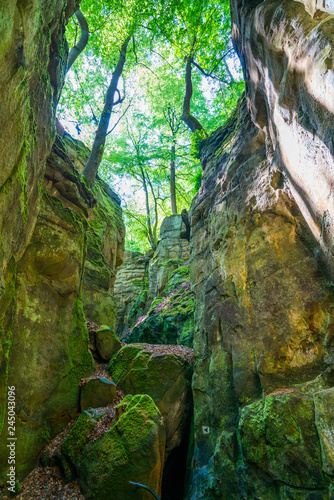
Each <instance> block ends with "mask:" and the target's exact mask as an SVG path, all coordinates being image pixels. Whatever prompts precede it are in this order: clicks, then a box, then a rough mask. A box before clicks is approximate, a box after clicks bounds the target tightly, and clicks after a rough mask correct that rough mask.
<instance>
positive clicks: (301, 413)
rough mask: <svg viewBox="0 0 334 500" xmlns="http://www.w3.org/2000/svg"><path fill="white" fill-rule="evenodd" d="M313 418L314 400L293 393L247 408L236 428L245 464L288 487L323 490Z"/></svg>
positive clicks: (268, 397) (269, 398) (244, 409)
mask: <svg viewBox="0 0 334 500" xmlns="http://www.w3.org/2000/svg"><path fill="white" fill-rule="evenodd" d="M282 392H283V391H282ZM314 418H315V415H314V403H313V399H312V398H310V397H306V396H302V395H300V394H298V393H294V392H292V393H288V394H284V393H283V394H279V395H277V396H276V395H271V396H267V397H266V398H265V400H264V401H263V400H261V401H258V402H256V403H252V404H251V405H249V406H246V407H245V408H243V410H242V413H241V419H240V424H239V428H240V434H241V440H242V447H243V450H244V454H245V458H246V460H248V461H249V462H251V463H252V464H255V465H257V466H258V467H259V468H260V469H262V470H264V471H265V472H267V473H268V474H269V475H270V477H272V478H273V479H276V480H279V481H282V482H284V483H288V484H290V485H291V486H296V487H303V488H320V487H321V486H324V485H325V481H324V478H323V475H322V471H321V469H322V464H321V455H320V448H319V443H318V435H317V429H316V427H315V422H314Z"/></svg>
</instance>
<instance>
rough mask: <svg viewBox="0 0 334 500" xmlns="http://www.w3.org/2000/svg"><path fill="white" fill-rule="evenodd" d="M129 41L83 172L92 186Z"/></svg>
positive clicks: (102, 150)
mask: <svg viewBox="0 0 334 500" xmlns="http://www.w3.org/2000/svg"><path fill="white" fill-rule="evenodd" d="M129 40H130V37H127V38H126V40H125V41H124V43H123V45H122V47H121V50H120V55H119V59H118V62H117V65H116V68H115V71H114V72H113V74H112V78H111V81H110V85H109V87H108V90H107V94H106V99H105V104H104V108H103V111H102V114H101V118H100V122H99V126H98V128H97V131H96V134H95V139H94V143H93V147H92V151H91V153H90V155H89V158H88V161H87V163H86V165H85V168H84V170H83V172H82V175H83V176H84V177H85V178H86V180H87V181H88V183H89V185H90V186H92V185H93V183H94V180H95V177H96V174H97V171H98V169H99V166H100V163H101V161H102V157H103V153H104V145H105V142H106V135H107V131H108V127H109V121H110V115H111V112H112V109H113V105H114V99H115V93H116V91H117V86H118V81H119V78H120V76H121V74H122V71H123V67H124V63H125V58H126V50H127V47H128V43H129Z"/></svg>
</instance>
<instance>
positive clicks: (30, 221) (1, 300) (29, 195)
mask: <svg viewBox="0 0 334 500" xmlns="http://www.w3.org/2000/svg"><path fill="white" fill-rule="evenodd" d="M66 4H67V2H66V1H65V0H61V1H58V0H46V1H44V0H43V1H41V0H32V1H29V2H23V3H22V2H18V1H17V0H8V1H6V2H1V6H0V89H1V90H0V146H1V157H0V235H1V236H0V262H1V266H0V324H1V328H0V357H1V361H0V365H1V370H0V431H1V429H2V426H3V423H4V419H5V414H4V412H5V400H6V391H7V386H8V380H7V376H8V364H9V360H10V357H11V355H10V353H11V345H12V336H11V335H12V328H11V327H12V322H13V311H14V309H15V303H14V296H15V274H16V270H15V269H16V262H17V261H18V260H20V259H21V257H22V255H23V254H24V252H25V249H26V247H27V246H28V244H29V242H30V238H31V235H32V233H33V230H34V226H35V223H36V219H37V214H38V208H39V204H38V199H39V196H40V183H41V182H42V180H43V175H44V167H45V160H46V157H47V156H48V154H49V152H50V149H51V146H52V142H53V139H54V135H55V127H54V109H55V104H56V101H57V97H58V95H59V90H60V88H61V87H62V83H63V76H64V71H63V70H64V67H65V64H66V57H67V44H66V41H65V38H64V31H65V8H66ZM67 14H68V16H70V15H72V14H73V11H72V10H71V9H69V11H68V13H67ZM37 40H38V43H37ZM55 68H57V69H58V71H57V74H58V78H54V69H55ZM0 482H1V480H0Z"/></svg>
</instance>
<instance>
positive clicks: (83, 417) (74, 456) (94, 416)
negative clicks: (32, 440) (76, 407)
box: [61, 410, 105, 466]
mask: <svg viewBox="0 0 334 500" xmlns="http://www.w3.org/2000/svg"><path fill="white" fill-rule="evenodd" d="M104 414H105V411H101V412H97V411H95V410H88V411H83V412H82V413H81V414H80V416H79V418H78V420H77V421H76V423H75V424H74V426H73V427H72V429H71V430H70V432H69V433H68V435H67V436H66V438H65V440H64V443H63V445H62V447H61V452H62V454H63V455H64V457H65V458H66V459H67V460H68V461H69V462H70V464H72V465H74V466H75V465H76V464H78V463H79V462H80V457H81V455H82V453H83V450H84V448H85V445H86V444H87V436H88V435H89V434H91V433H92V432H93V430H94V429H95V427H96V424H97V422H98V421H99V420H100V419H101V418H102V417H103V415H104Z"/></svg>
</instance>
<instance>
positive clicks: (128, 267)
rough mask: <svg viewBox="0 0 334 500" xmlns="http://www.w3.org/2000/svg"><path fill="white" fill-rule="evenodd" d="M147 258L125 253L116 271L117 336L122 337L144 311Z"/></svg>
mask: <svg viewBox="0 0 334 500" xmlns="http://www.w3.org/2000/svg"><path fill="white" fill-rule="evenodd" d="M148 265H149V257H148V256H145V255H144V254H141V253H140V252H129V251H128V252H125V254H124V261H123V264H122V265H121V266H120V268H119V269H118V270H117V274H116V279H115V284H114V297H115V299H116V301H117V335H118V336H120V337H121V336H122V334H123V333H125V332H126V331H127V330H128V329H129V328H130V327H131V326H133V324H134V322H135V321H136V319H137V318H138V317H139V316H141V315H142V314H143V313H144V311H145V306H146V302H147V292H148Z"/></svg>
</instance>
